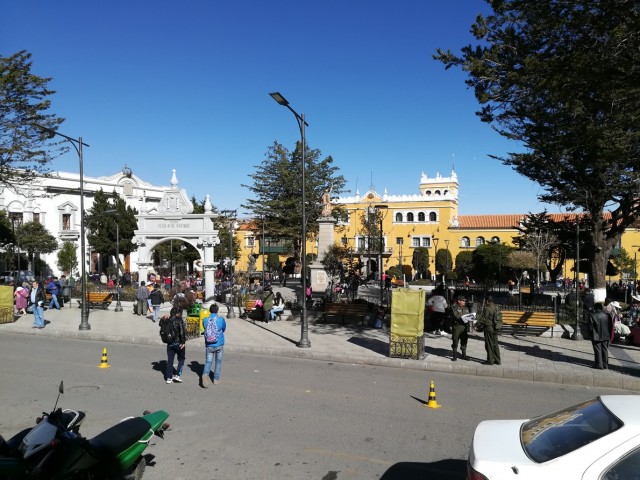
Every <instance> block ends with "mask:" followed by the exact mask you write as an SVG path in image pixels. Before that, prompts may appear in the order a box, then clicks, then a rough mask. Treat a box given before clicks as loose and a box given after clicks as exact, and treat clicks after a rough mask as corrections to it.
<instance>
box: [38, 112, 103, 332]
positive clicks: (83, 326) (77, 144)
mask: <svg viewBox="0 0 640 480" xmlns="http://www.w3.org/2000/svg"><path fill="white" fill-rule="evenodd" d="M33 125H34V126H36V127H38V128H40V129H41V130H44V131H45V132H47V133H49V135H50V138H53V137H54V136H55V135H58V136H60V137H62V138H64V139H65V140H67V141H68V142H69V143H70V144H71V145H73V148H75V149H76V152H77V153H78V160H79V161H80V258H81V259H82V261H81V262H80V275H81V277H82V283H81V292H82V293H81V299H82V300H81V303H80V326H79V327H78V330H91V325H89V309H88V308H87V278H86V277H87V267H86V261H87V260H86V258H85V255H86V243H85V238H84V233H85V232H84V172H83V166H84V162H83V161H82V147H83V146H84V147H88V146H89V145H88V144H86V143H84V142H83V141H82V137H78V138H77V139H75V138H71V137H69V136H67V135H64V134H63V133H60V132H58V131H56V130H53V129H51V128H48V127H43V126H42V125H38V124H37V123H34V124H33Z"/></svg>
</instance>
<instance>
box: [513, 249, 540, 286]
mask: <svg viewBox="0 0 640 480" xmlns="http://www.w3.org/2000/svg"><path fill="white" fill-rule="evenodd" d="M506 265H507V266H508V267H509V268H510V269H511V270H513V272H514V273H515V275H516V278H517V280H518V284H521V283H522V274H523V273H524V272H525V271H530V270H533V269H535V268H536V267H537V259H536V255H535V254H534V253H533V252H531V251H527V250H513V251H512V252H510V253H509V255H507V262H506Z"/></svg>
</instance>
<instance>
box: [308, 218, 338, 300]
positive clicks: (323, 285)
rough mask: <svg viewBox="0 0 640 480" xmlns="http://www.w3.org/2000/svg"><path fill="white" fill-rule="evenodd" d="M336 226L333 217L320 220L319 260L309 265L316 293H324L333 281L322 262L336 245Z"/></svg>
mask: <svg viewBox="0 0 640 480" xmlns="http://www.w3.org/2000/svg"><path fill="white" fill-rule="evenodd" d="M335 225H336V219H335V218H333V217H320V218H319V219H318V259H317V260H316V261H315V262H313V263H312V264H311V265H309V270H310V271H311V288H312V289H313V291H314V292H315V293H321V292H324V291H325V290H326V289H327V286H328V285H329V283H330V281H331V279H330V278H328V277H327V272H325V271H324V266H323V265H322V263H320V262H321V261H322V259H323V258H324V256H325V255H326V253H327V249H328V248H329V247H330V246H331V245H333V244H334V243H335V239H334V230H335Z"/></svg>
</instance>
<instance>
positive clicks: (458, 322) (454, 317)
mask: <svg viewBox="0 0 640 480" xmlns="http://www.w3.org/2000/svg"><path fill="white" fill-rule="evenodd" d="M466 302H467V299H466V298H465V297H464V295H458V297H457V298H456V301H455V303H454V304H453V305H451V333H452V334H453V343H452V344H451V348H452V349H453V357H452V358H451V360H452V361H454V362H455V361H456V360H457V356H458V343H459V344H460V349H461V350H462V359H463V360H467V359H468V357H467V340H468V339H469V334H468V332H467V324H466V323H465V322H464V321H463V320H462V316H463V315H467V314H469V313H471V312H470V311H469V307H468V306H467V305H466Z"/></svg>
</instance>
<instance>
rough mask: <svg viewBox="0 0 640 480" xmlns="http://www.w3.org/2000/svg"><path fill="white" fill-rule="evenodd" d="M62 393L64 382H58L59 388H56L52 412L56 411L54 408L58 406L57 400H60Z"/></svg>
mask: <svg viewBox="0 0 640 480" xmlns="http://www.w3.org/2000/svg"><path fill="white" fill-rule="evenodd" d="M63 393H64V381H63V380H60V386H59V387H58V398H56V404H55V405H54V406H53V410H52V412H55V411H56V407H57V406H58V400H60V395H62V394H63Z"/></svg>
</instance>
